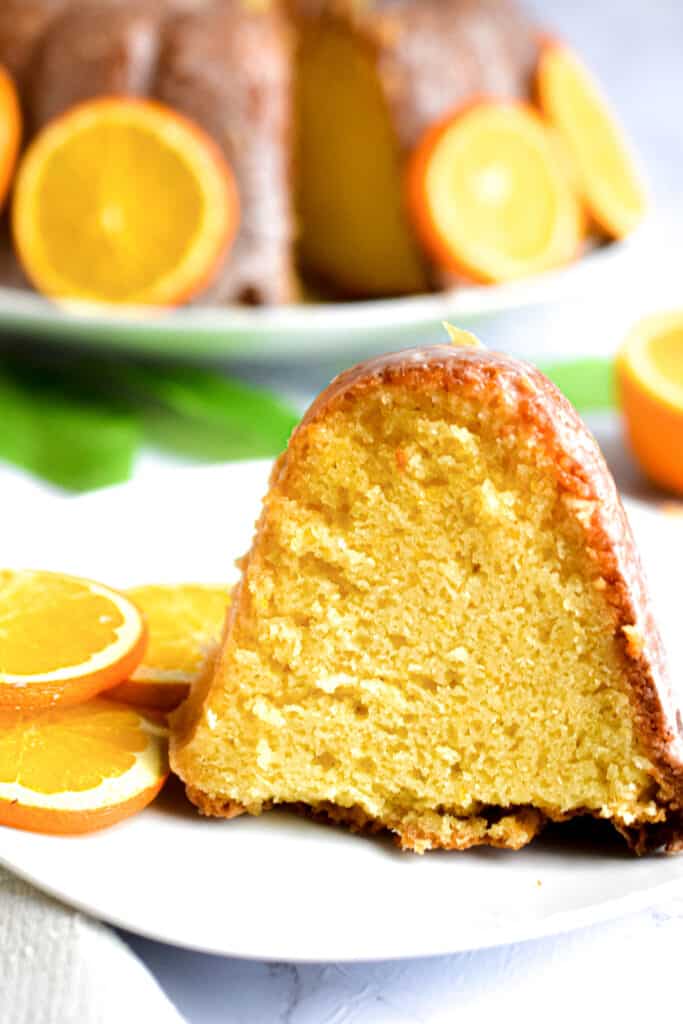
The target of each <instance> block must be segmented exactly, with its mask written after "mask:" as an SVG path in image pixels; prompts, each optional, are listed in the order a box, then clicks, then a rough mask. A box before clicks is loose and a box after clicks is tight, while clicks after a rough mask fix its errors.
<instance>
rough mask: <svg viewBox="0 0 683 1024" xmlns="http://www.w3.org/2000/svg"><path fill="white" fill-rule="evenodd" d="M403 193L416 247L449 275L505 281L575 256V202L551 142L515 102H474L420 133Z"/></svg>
mask: <svg viewBox="0 0 683 1024" xmlns="http://www.w3.org/2000/svg"><path fill="white" fill-rule="evenodd" d="M407 187H408V202H409V206H410V209H411V211H412V216H413V220H414V222H415V225H416V228H417V230H418V232H419V233H420V236H421V237H422V239H423V241H424V244H425V246H426V247H427V249H428V250H429V251H430V252H431V254H432V256H433V257H434V259H435V260H436V261H437V262H439V263H440V264H442V265H443V266H444V267H445V268H446V269H448V270H451V271H453V272H455V273H457V274H463V275H465V276H468V277H471V278H473V279H474V280H477V281H484V282H495V281H507V280H511V279H513V278H518V277H524V276H526V275H529V274H535V273H538V272H540V271H543V270H548V269H549V268H551V267H557V266H560V265H561V264H564V263H567V262H569V261H570V260H572V259H574V257H575V256H576V255H577V253H578V250H579V247H580V244H581V239H582V233H583V220H582V215H581V211H580V208H579V204H578V202H577V200H576V198H575V196H574V193H573V191H572V188H571V186H570V184H569V181H568V179H567V175H566V173H565V172H564V169H563V167H562V165H561V160H560V158H559V156H558V151H557V147H556V145H555V143H554V140H553V139H552V137H551V135H550V133H549V131H548V130H547V128H546V126H545V125H544V123H543V122H542V120H541V119H540V117H538V115H537V114H536V113H535V112H534V111H533V110H532V109H531V108H530V107H527V106H525V105H524V104H521V103H520V104H512V103H502V102H501V103H497V102H493V101H490V102H489V101H485V102H481V103H476V104H473V105H472V106H470V107H467V108H466V109H465V110H463V111H462V112H459V113H456V114H455V115H451V116H449V117H448V118H446V119H445V120H444V121H442V122H441V123H440V124H437V125H436V126H434V127H432V128H431V129H429V131H428V132H427V133H426V135H425V136H424V138H423V139H422V141H421V142H420V144H419V145H418V147H417V149H416V151H415V153H414V155H413V158H412V160H411V162H410V166H409V170H408V183H407Z"/></svg>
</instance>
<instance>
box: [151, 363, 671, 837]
mask: <svg viewBox="0 0 683 1024" xmlns="http://www.w3.org/2000/svg"><path fill="white" fill-rule="evenodd" d="M173 733H174V735H173V740H172V753H171V756H172V765H173V768H174V769H175V771H176V772H177V773H178V774H179V775H180V776H181V778H182V779H183V780H184V781H185V783H186V786H187V792H188V795H189V797H190V799H191V800H193V801H194V802H195V803H196V804H197V806H198V807H199V808H200V810H201V811H202V812H203V813H205V814H209V815H216V816H224V817H231V816H233V815H236V814H239V813H241V812H248V813H250V814H259V813H261V812H262V811H264V810H266V809H268V808H269V807H272V806H273V805H275V804H294V805H303V806H304V807H305V808H307V809H308V810H310V811H312V812H324V813H326V814H328V815H329V816H330V817H332V818H334V819H336V820H340V821H344V822H347V823H349V824H351V825H352V827H357V826H363V825H367V826H369V827H373V828H385V829H389V830H391V832H393V833H394V834H395V836H396V837H397V838H398V841H399V842H400V845H401V846H402V847H404V848H406V849H411V850H416V851H418V852H422V851H425V850H429V849H433V848H445V849H458V850H461V849H464V848H466V847H470V846H473V845H477V844H489V845H493V846H501V847H511V848H515V849H516V848H518V847H521V846H523V845H524V844H525V843H528V842H529V841H530V840H531V839H532V838H533V836H534V835H535V834H536V833H537V832H538V831H539V829H540V828H541V827H542V825H543V823H544V822H546V821H548V820H553V821H562V820H564V819H567V818H570V817H572V816H575V815H594V816H597V817H600V818H605V819H609V820H610V821H611V822H613V824H614V825H615V826H616V828H617V829H618V830H619V831H620V832H621V833H623V835H624V836H625V837H626V838H627V840H628V842H629V843H630V844H631V846H632V847H633V848H635V849H636V850H637V851H639V852H642V851H644V850H647V849H650V848H655V847H660V846H665V847H667V848H668V849H670V850H674V849H677V848H679V847H680V846H681V845H682V841H681V837H682V836H683V828H682V825H683V822H682V819H681V807H682V805H683V721H682V720H681V717H680V713H679V712H678V710H677V708H676V704H675V702H674V699H673V697H672V694H671V691H670V689H669V684H668V681H667V672H666V667H665V662H664V655H663V651H662V647H661V643H660V639H659V636H658V633H657V628H656V626H655V624H654V622H653V619H652V614H651V611H650V606H649V603H648V598H647V594H646V589H645V584H644V581H643V576H642V572H641V568H640V564H639V561H638V556H637V554H636V551H635V549H634V544H633V539H632V536H631V532H630V529H629V526H628V523H627V521H626V518H625V514H624V511H623V508H622V506H621V503H620V500H619V497H618V495H617V492H616V489H615V486H614V483H613V480H612V478H611V476H610V474H609V471H608V469H607V467H606V465H605V462H604V461H603V458H602V456H601V454H600V451H599V449H598V447H597V445H596V443H595V441H594V440H593V438H592V436H591V435H590V434H589V433H588V431H587V430H586V428H585V427H584V426H583V424H582V423H581V421H580V419H579V417H578V416H577V414H576V413H575V411H574V410H573V408H572V407H571V406H570V405H569V403H568V402H567V401H566V400H565V399H564V398H563V397H562V395H561V394H560V393H559V392H558V391H557V389H556V388H555V387H554V386H553V385H552V384H551V383H550V382H549V381H548V380H547V379H546V378H545V377H544V376H543V375H542V374H541V373H540V372H539V371H538V370H536V369H534V368H533V367H531V366H529V365H527V364H525V363H522V362H518V361H516V360H513V359H511V358H508V357H505V356H502V355H498V354H495V353H492V352H488V351H485V350H483V349H480V348H474V347H472V348H469V347H454V346H447V345H438V346H435V347H432V348H426V349H415V350H413V351H408V352H401V353H397V354H395V355H387V356H381V357H379V358H377V359H374V360H371V361H370V362H367V363H364V364H362V365H360V366H358V367H356V368H355V369H353V370H350V371H348V372H346V373H344V374H342V375H341V376H340V377H339V378H337V379H336V380H335V381H334V382H333V383H332V384H331V385H330V386H329V387H328V388H327V390H326V391H324V392H323V393H322V395H321V396H320V397H319V398H318V399H317V401H316V402H315V403H314V404H313V406H312V407H311V409H310V410H309V411H308V413H307V415H306V416H305V418H304V419H303V421H302V423H301V425H300V426H299V427H298V428H297V430H296V431H295V432H294V434H293V436H292V439H291V441H290V444H289V448H288V450H287V451H286V453H284V454H283V456H282V457H281V458H280V459H279V461H278V462H277V463H276V465H275V468H274V470H273V473H272V477H271V482H270V488H269V491H268V494H267V496H266V498H265V502H264V507H263V512H262V515H261V518H260V521H259V523H258V526H257V531H256V536H255V539H254V542H253V547H252V549H251V551H250V553H249V554H248V555H247V556H246V558H245V559H244V560H243V563H242V579H241V583H240V584H239V587H238V590H237V593H236V597H235V599H234V601H233V604H232V607H231V611H230V613H229V617H228V623H227V626H226V633H225V636H224V641H223V647H222V653H221V655H220V657H219V659H218V662H217V667H216V669H215V671H214V672H213V673H212V675H211V677H210V678H207V679H206V680H205V681H204V683H203V684H202V685H201V686H199V687H198V688H197V689H196V690H195V691H194V692H193V693H192V694H191V696H190V698H189V700H188V701H187V702H186V703H185V705H183V706H182V708H181V709H180V711H179V712H177V713H176V718H175V721H174V727H173Z"/></svg>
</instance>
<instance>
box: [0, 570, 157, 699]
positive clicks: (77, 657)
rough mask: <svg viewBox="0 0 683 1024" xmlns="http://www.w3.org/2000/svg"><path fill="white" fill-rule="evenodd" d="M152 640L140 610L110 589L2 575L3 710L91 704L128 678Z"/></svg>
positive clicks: (42, 575) (67, 579) (45, 575)
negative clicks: (90, 700) (90, 698)
mask: <svg viewBox="0 0 683 1024" xmlns="http://www.w3.org/2000/svg"><path fill="white" fill-rule="evenodd" d="M146 642H147V635H146V628H145V623H144V620H143V618H142V615H141V614H140V612H139V611H138V609H137V608H136V606H135V605H134V604H133V603H132V602H131V601H129V600H128V599H127V598H126V597H124V596H123V595H122V594H118V593H117V592H116V591H114V590H110V589H109V588H108V587H104V586H102V585H101V584H99V583H93V582H91V581H90V580H82V579H78V578H77V577H74V576H62V575H60V574H59V573H51V572H34V571H13V570H11V569H4V570H0V708H3V707H4V708H7V707H14V708H41V707H52V706H54V705H56V704H61V705H67V704H76V703H79V702H81V701H84V700H87V699H88V698H89V697H92V696H94V695H95V694H97V693H100V692H101V691H102V690H106V689H108V688H109V687H111V686H115V685H116V684H117V683H120V682H121V680H122V679H126V678H127V677H128V676H129V675H130V673H131V672H133V671H134V670H135V668H136V666H137V665H138V663H139V662H140V659H141V658H142V655H143V653H144V650H145V645H146Z"/></svg>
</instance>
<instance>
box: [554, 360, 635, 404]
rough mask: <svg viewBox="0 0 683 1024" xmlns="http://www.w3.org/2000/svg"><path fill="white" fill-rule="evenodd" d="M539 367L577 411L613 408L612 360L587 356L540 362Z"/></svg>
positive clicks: (614, 400)
mask: <svg viewBox="0 0 683 1024" xmlns="http://www.w3.org/2000/svg"><path fill="white" fill-rule="evenodd" d="M538 368H539V369H540V370H542V372H543V373H545V375H546V377H550V379H551V381H553V383H554V384H556V385H557V387H558V388H559V389H560V391H562V392H563V394H564V395H565V396H566V397H567V398H568V399H569V401H570V402H571V403H572V405H574V406H575V407H576V408H577V409H578V410H579V412H595V411H598V410H600V409H614V408H615V406H616V394H615V386H614V364H613V362H612V360H611V359H601V358H591V357H586V358H583V359H572V360H568V361H565V362H561V361H558V362H553V363H539V364H538Z"/></svg>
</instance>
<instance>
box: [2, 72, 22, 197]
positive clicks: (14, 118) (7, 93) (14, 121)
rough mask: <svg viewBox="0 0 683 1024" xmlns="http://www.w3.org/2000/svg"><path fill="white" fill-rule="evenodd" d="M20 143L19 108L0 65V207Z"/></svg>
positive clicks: (5, 194)
mask: <svg viewBox="0 0 683 1024" xmlns="http://www.w3.org/2000/svg"><path fill="white" fill-rule="evenodd" d="M20 143H21V107H20V106H19V97H18V96H17V90H16V88H15V85H14V81H13V79H12V77H11V75H10V74H9V73H8V72H7V71H6V70H5V69H4V68H3V67H2V66H1V65H0V206H2V204H3V203H4V201H5V199H6V197H7V193H8V192H9V187H10V185H11V183H12V177H13V175H14V168H15V166H16V162H17V156H18V154H19V145H20Z"/></svg>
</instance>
